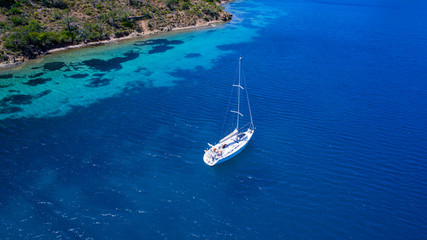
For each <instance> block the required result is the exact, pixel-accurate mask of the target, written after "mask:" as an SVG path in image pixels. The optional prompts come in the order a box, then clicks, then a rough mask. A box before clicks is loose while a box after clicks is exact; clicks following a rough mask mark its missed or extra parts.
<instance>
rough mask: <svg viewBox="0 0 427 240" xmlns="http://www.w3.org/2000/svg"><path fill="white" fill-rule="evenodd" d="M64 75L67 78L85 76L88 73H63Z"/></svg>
mask: <svg viewBox="0 0 427 240" xmlns="http://www.w3.org/2000/svg"><path fill="white" fill-rule="evenodd" d="M64 76H65V77H67V78H85V77H87V76H89V74H87V73H77V74H73V75H70V76H66V75H64Z"/></svg>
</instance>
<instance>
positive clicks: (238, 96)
mask: <svg viewBox="0 0 427 240" xmlns="http://www.w3.org/2000/svg"><path fill="white" fill-rule="evenodd" d="M241 65H242V57H240V58H239V88H238V89H237V112H238V114H237V127H236V128H237V131H238V130H239V115H240V88H241V87H242V86H240V68H241Z"/></svg>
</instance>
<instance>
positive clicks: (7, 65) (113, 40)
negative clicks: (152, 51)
mask: <svg viewBox="0 0 427 240" xmlns="http://www.w3.org/2000/svg"><path fill="white" fill-rule="evenodd" d="M227 3H228V2H227ZM229 21H230V20H228V21H222V20H216V21H211V22H206V23H203V24H196V25H193V26H186V27H176V28H171V29H168V30H163V31H162V30H153V31H148V32H145V33H138V32H132V33H130V34H129V35H128V36H124V37H119V38H111V39H108V40H101V41H95V42H89V43H79V44H74V45H69V46H65V47H59V48H54V49H51V50H48V51H46V53H44V54H43V55H40V56H39V57H37V58H35V59H24V60H23V61H17V62H14V63H0V71H4V70H9V69H13V68H17V67H21V66H22V65H24V64H27V63H30V62H33V61H40V60H41V59H43V58H44V57H46V56H48V55H51V54H56V53H61V52H64V51H69V50H76V49H81V48H86V47H95V46H101V45H106V44H110V43H118V42H121V41H125V40H131V39H137V38H144V37H149V36H156V35H160V34H164V33H170V32H179V31H186V30H197V29H203V28H209V27H214V26H215V25H216V24H224V23H227V22H229Z"/></svg>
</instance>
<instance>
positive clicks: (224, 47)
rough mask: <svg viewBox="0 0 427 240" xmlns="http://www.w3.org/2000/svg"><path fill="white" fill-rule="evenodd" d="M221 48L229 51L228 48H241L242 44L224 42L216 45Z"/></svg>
mask: <svg viewBox="0 0 427 240" xmlns="http://www.w3.org/2000/svg"><path fill="white" fill-rule="evenodd" d="M216 47H217V48H218V49H219V50H222V51H228V50H235V49H239V47H240V45H239V44H234V43H233V44H224V45H218V46H216Z"/></svg>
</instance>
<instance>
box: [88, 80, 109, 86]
mask: <svg viewBox="0 0 427 240" xmlns="http://www.w3.org/2000/svg"><path fill="white" fill-rule="evenodd" d="M111 80H113V79H108V78H92V79H91V80H90V82H89V83H88V84H86V85H85V86H86V87H103V86H107V85H108V84H110V82H111Z"/></svg>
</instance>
